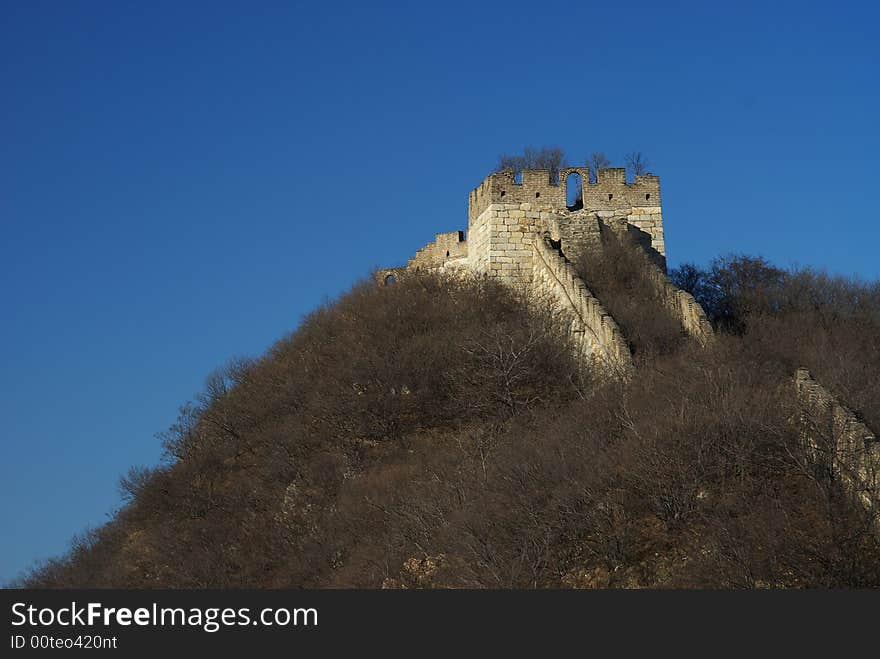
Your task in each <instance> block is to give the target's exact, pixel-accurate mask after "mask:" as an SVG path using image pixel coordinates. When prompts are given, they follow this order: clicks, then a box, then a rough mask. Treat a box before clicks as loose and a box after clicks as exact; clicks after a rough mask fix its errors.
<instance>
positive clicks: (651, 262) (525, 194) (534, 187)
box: [375, 167, 880, 511]
mask: <svg viewBox="0 0 880 659" xmlns="http://www.w3.org/2000/svg"><path fill="white" fill-rule="evenodd" d="M590 174H591V172H590V170H589V169H588V168H586V167H572V168H563V169H560V170H559V172H558V173H556V174H555V175H554V176H553V177H551V172H550V171H549V170H524V171H522V172H519V173H518V174H516V173H514V172H512V171H503V172H496V173H492V174H489V175H488V176H487V177H486V178H485V179H484V180H483V182H482V183H480V185H478V186H477V187H476V188H475V189H474V190H473V191H471V193H470V195H469V197H468V228H467V234H466V235H465V234H464V232H462V231H453V232H448V233H439V234H437V235H436V237H435V239H434V240H433V241H432V242H430V243H428V244H427V245H425V246H424V247H422V248H421V249H419V250H418V251H417V252H416V254H415V256H413V257H412V258H411V259H410V260H409V262H408V263H407V265H406V266H405V267H400V268H385V269H380V270H377V271H376V273H375V277H376V280H377V283H378V284H379V285H380V286H387V285H389V284H391V283H392V282H394V281H396V280H398V279H400V278H403V277H406V275H407V273H409V272H412V271H418V270H435V271H439V272H455V273H461V274H466V273H474V274H481V275H485V276H489V277H492V278H497V279H498V280H500V281H502V282H504V283H505V284H507V285H509V286H511V287H514V288H515V289H517V290H518V291H521V292H523V293H524V294H525V295H526V297H527V298H529V299H532V300H540V301H549V302H550V304H551V305H552V306H553V307H554V308H555V309H556V310H557V311H558V312H560V316H561V317H562V318H563V319H564V321H563V322H565V323H566V325H567V329H568V330H569V331H570V333H571V337H572V339H573V342H574V344H575V346H576V349H577V351H578V353H579V354H578V356H579V357H580V358H582V359H583V360H584V361H585V362H587V363H589V364H590V365H591V366H594V367H598V369H597V370H598V371H601V372H604V373H607V374H611V375H614V376H616V377H624V378H625V377H628V376H629V375H630V374H631V373H632V370H633V361H632V355H631V352H630V348H629V345H628V343H627V341H626V338H625V337H624V335H623V333H622V332H621V329H620V327H619V326H618V324H617V322H615V320H614V318H612V316H611V315H610V314H609V313H608V312H607V311H606V310H605V308H604V307H603V306H602V302H601V300H599V299H598V298H597V297H596V296H595V295H594V294H593V293H592V292H591V291H590V289H589V288H588V286H587V284H586V283H585V282H584V281H583V280H582V279H581V277H580V276H579V275H578V273H577V269H576V268H575V267H574V265H573V263H572V259H577V258H589V256H590V254H591V253H595V250H601V249H602V248H603V235H605V232H617V233H618V234H621V233H625V234H626V235H628V236H629V237H630V238H632V242H633V244H634V245H635V247H636V249H637V251H638V255H639V258H640V259H641V260H642V262H643V265H644V267H645V269H646V270H647V272H648V275H649V277H648V279H649V281H650V282H651V284H652V286H653V287H654V291H653V293H654V294H655V295H656V297H657V298H658V299H659V300H661V301H662V303H663V304H664V306H665V307H666V308H667V309H668V310H669V312H670V314H671V315H672V316H673V317H674V318H676V319H677V320H678V322H679V323H680V324H681V327H682V331H683V332H686V333H687V334H689V335H690V336H691V337H693V338H694V339H695V340H696V341H697V342H698V343H699V344H700V345H703V346H706V345H708V344H709V343H710V342H711V341H712V336H713V330H712V326H711V324H710V323H709V321H708V319H707V317H706V313H705V311H704V310H703V308H702V307H701V306H700V305H699V304H698V303H697V301H696V300H695V299H694V297H693V296H692V295H691V294H690V293H688V292H686V291H683V290H681V289H679V288H677V287H676V286H675V285H674V284H673V283H672V281H670V279H669V278H668V277H667V274H666V243H665V240H664V234H663V213H662V209H661V205H660V199H661V197H660V180H659V178H658V177H657V176H654V175H653V174H645V175H642V176H636V177H635V180H634V181H633V182H632V183H629V182H627V180H626V172H625V170H624V169H622V168H608V169H599V170H597V171H596V172H595V177H593V178H592V179H591V176H590ZM575 175H577V176H575ZM554 179H555V180H554ZM575 181H576V182H575ZM570 185H572V186H576V190H577V193H578V194H577V196H576V198H574V203H571V204H569V203H567V200H569V199H571V198H572V196H573V195H570V194H567V192H569V190H568V186H570ZM793 380H794V384H795V392H796V398H797V401H798V402H799V404H800V409H801V413H800V415H799V419H797V422H798V423H799V425H800V432H801V436H802V437H803V439H804V453H805V455H806V456H807V457H808V459H809V461H810V463H811V464H812V467H813V468H814V469H818V470H819V471H822V472H824V474H825V476H826V477H827V478H829V479H831V480H836V481H838V482H840V483H841V484H842V485H843V486H844V487H845V488H846V490H847V491H848V492H850V494H851V495H852V496H853V497H854V498H855V499H856V500H857V501H859V502H860V503H861V504H862V505H863V506H864V507H865V508H866V509H869V510H872V511H877V510H878V509H880V491H878V486H880V480H878V478H880V444H878V438H877V436H876V435H875V434H874V433H873V432H871V431H870V430H869V429H868V428H867V426H865V424H863V423H861V422H860V421H858V419H856V417H855V415H854V414H853V413H852V412H851V411H850V410H849V409H848V408H846V407H845V406H844V405H843V404H841V403H840V402H839V401H838V400H837V399H836V398H835V397H834V396H833V395H832V394H831V393H830V392H828V391H827V390H826V389H825V388H824V387H823V386H822V385H821V384H819V383H818V382H816V381H815V380H814V379H813V377H812V375H810V373H809V371H807V370H806V369H803V368H800V369H798V370H797V372H796V373H795V375H794V378H793Z"/></svg>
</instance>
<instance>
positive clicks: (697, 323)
mask: <svg viewBox="0 0 880 659" xmlns="http://www.w3.org/2000/svg"><path fill="white" fill-rule="evenodd" d="M601 225H602V228H603V229H605V230H610V231H614V232H616V233H618V234H625V237H626V238H629V239H631V240H632V242H633V244H634V247H635V249H636V255H637V258H638V259H639V261H640V262H641V264H642V267H643V268H644V270H645V272H646V273H647V278H648V280H649V281H650V282H651V285H652V287H653V293H654V295H656V296H657V297H658V298H659V299H660V301H661V302H662V303H663V306H665V307H666V308H667V309H668V310H669V311H670V313H671V314H672V315H673V317H675V318H676V319H677V320H678V322H679V323H681V326H682V328H683V329H684V331H685V332H687V333H688V334H689V335H691V336H692V337H693V338H694V339H696V340H697V341H698V342H699V343H700V345H704V346H705V345H707V344H708V343H709V342H710V341H711V340H712V337H713V336H714V335H715V332H714V331H713V329H712V324H711V323H710V322H709V318H708V317H707V316H706V312H705V310H704V309H703V307H701V306H700V303H699V302H697V301H696V299H694V296H693V295H691V294H690V293H688V292H687V291H683V290H681V289H680V288H678V287H677V286H676V285H675V284H673V283H672V281H670V279H669V277H667V276H666V260H665V258H663V257H662V256H661V255H659V254H657V253H656V252H655V251H653V249H652V248H651V247H650V241H649V240H648V238H647V236H646V234H645V233H644V232H643V231H641V230H640V229H637V228H635V227H634V226H633V225H632V224H630V223H629V222H627V221H626V220H625V219H623V220H616V221H610V222H602V223H601Z"/></svg>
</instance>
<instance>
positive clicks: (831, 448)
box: [794, 368, 880, 510]
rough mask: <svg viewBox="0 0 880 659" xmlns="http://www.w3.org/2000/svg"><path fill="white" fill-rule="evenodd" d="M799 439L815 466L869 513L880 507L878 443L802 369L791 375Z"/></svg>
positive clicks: (835, 399)
mask: <svg viewBox="0 0 880 659" xmlns="http://www.w3.org/2000/svg"><path fill="white" fill-rule="evenodd" d="M794 383H795V389H796V391H797V396H798V400H799V402H800V403H801V418H800V423H801V436H802V437H803V439H804V445H805V449H806V451H807V454H808V456H809V457H810V459H811V461H812V462H813V464H814V465H815V466H817V467H818V468H820V469H821V470H822V471H824V472H825V473H826V474H827V475H828V476H829V477H831V478H832V479H836V480H839V481H840V482H841V483H842V484H843V486H844V487H845V488H846V489H847V491H849V492H850V493H851V494H852V495H853V496H855V497H856V498H857V499H858V500H859V501H860V502H861V503H862V505H864V506H865V507H866V508H867V509H869V510H875V509H876V508H877V506H880V440H878V437H877V435H875V434H874V433H873V432H872V431H871V430H870V429H869V428H868V426H866V425H865V424H864V423H862V422H861V421H859V419H858V418H857V417H856V415H855V414H853V412H852V411H851V410H850V409H849V408H847V407H846V406H845V405H843V404H841V403H840V402H839V401H838V400H837V398H835V397H834V396H833V395H832V394H831V393H830V392H829V391H828V390H827V389H825V387H823V386H822V385H821V384H819V383H818V382H816V380H815V379H813V376H812V375H811V374H810V372H809V371H808V370H807V369H805V368H799V369H798V370H797V371H796V372H795V376H794Z"/></svg>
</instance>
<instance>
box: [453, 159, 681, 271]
mask: <svg viewBox="0 0 880 659" xmlns="http://www.w3.org/2000/svg"><path fill="white" fill-rule="evenodd" d="M573 174H579V175H580V177H581V183H582V192H581V196H580V201H581V202H582V204H583V206H582V208H583V210H585V211H589V212H593V213H595V214H596V215H597V216H598V217H600V218H607V217H613V216H623V217H626V218H628V220H629V221H630V222H631V223H632V224H633V225H634V226H637V227H638V228H639V229H641V230H643V231H645V232H646V233H648V234H649V235H650V236H651V239H652V246H653V247H654V249H656V250H657V251H658V252H659V253H660V254H665V253H666V243H665V239H664V236H663V216H662V211H661V207H660V179H659V178H658V177H656V176H654V175H653V174H645V175H643V176H637V177H636V178H635V181H634V182H633V183H627V182H626V172H625V170H623V169H619V168H608V169H600V170H598V172H597V180H596V182H595V183H592V182H590V177H589V169H588V168H586V167H568V168H564V169H561V170H560V171H559V181H558V182H554V181H551V178H550V172H549V171H548V170H544V169H536V170H524V171H523V172H521V180H520V181H519V182H518V181H517V179H516V176H515V175H514V173H513V172H511V171H507V172H496V173H494V174H489V176H487V177H486V178H485V179H484V180H483V182H482V183H480V185H478V186H477V187H476V188H474V190H473V191H471V193H470V195H469V197H468V231H469V232H470V231H471V229H472V227H473V225H474V224H475V223H476V222H477V220H478V218H479V217H480V216H481V215H482V214H483V213H484V212H485V211H486V210H487V209H488V208H489V206H491V205H493V204H499V203H501V204H523V203H527V204H529V205H530V206H531V207H532V210H539V211H549V212H558V213H562V214H567V213H568V212H569V211H570V210H571V211H575V210H580V209H579V208H578V206H579V204H577V203H576V204H575V205H574V206H573V207H572V208H571V209H569V208H568V206H567V205H566V186H567V185H568V183H569V182H570V181H569V177H570V176H571V175H573ZM572 184H573V181H572ZM468 239H469V240H470V235H469V236H468Z"/></svg>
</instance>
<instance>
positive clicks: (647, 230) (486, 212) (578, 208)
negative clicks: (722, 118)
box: [376, 167, 712, 370]
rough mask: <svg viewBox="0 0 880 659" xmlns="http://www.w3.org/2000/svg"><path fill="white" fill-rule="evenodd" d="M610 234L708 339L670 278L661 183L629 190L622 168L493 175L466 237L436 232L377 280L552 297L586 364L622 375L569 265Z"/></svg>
mask: <svg viewBox="0 0 880 659" xmlns="http://www.w3.org/2000/svg"><path fill="white" fill-rule="evenodd" d="M575 191H577V195H575V194H574V193H575ZM567 193H571V194H567ZM573 197H574V203H573V204H571V205H568V204H567V203H566V199H571V198H573ZM608 230H611V231H615V232H626V233H628V234H629V235H630V236H632V237H633V238H634V239H635V242H636V244H637V246H638V247H640V249H639V253H640V254H641V256H642V257H643V259H644V263H645V266H646V267H647V268H648V270H649V273H650V277H649V279H650V281H651V282H652V285H653V286H654V287H655V288H656V291H655V292H656V294H657V295H659V296H660V298H661V299H663V300H664V301H665V303H666V305H667V306H668V307H669V308H670V310H671V312H672V313H673V314H674V315H675V316H676V317H678V319H679V320H680V321H681V323H682V327H683V330H684V331H687V332H688V333H690V334H692V335H694V336H695V337H697V338H698V339H699V340H700V341H701V342H705V341H708V338H709V337H710V336H711V333H712V331H711V327H710V325H709V323H708V321H707V320H706V316H705V314H704V313H703V310H702V309H701V308H700V306H699V305H698V304H697V303H696V301H695V300H694V299H693V297H692V296H691V295H690V294H689V293H686V292H684V291H681V290H678V289H677V288H675V286H673V285H672V283H671V282H670V281H669V279H668V278H667V277H666V258H665V257H666V244H665V242H664V239H663V215H662V211H661V209H660V180H659V179H658V178H657V177H656V176H654V175H653V174H645V175H643V176H636V177H635V181H634V182H632V183H627V181H626V173H625V170H623V169H619V168H613V169H600V170H598V172H597V176H596V180H595V181H591V180H590V172H589V169H588V168H586V167H569V168H565V169H561V170H560V171H559V175H558V180H552V179H551V173H550V172H549V171H548V170H524V171H523V172H521V174H520V175H519V176H516V175H515V174H514V172H511V171H505V172H497V173H494V174H489V175H488V176H487V177H486V178H485V179H484V180H483V182H482V183H480V185H478V186H477V187H476V188H474V190H472V191H471V193H470V195H469V197H468V229H467V237H465V235H464V233H463V232H461V231H453V232H451V233H440V234H437V236H436V238H435V240H434V241H433V242H431V243H428V244H427V245H425V246H424V247H422V248H421V249H420V250H418V252H416V255H415V256H414V257H413V258H411V259H410V260H409V263H408V264H407V266H406V267H405V268H391V269H387V270H380V271H378V272H377V273H376V275H377V279H378V280H379V281H380V283H381V282H384V283H386V284H387V283H390V281H392V280H393V279H394V278H396V277H399V276H406V273H407V272H408V271H412V270H422V269H430V270H438V271H441V272H462V273H466V272H471V273H475V274H484V275H488V276H490V277H493V278H497V279H499V280H500V281H502V282H504V283H505V284H510V285H512V286H516V287H517V288H520V289H525V290H526V291H529V292H531V293H532V294H534V295H535V296H537V297H541V298H543V299H550V300H551V301H552V302H553V303H554V304H555V305H556V306H557V307H559V308H560V309H561V310H562V311H563V312H564V317H566V318H568V319H569V320H570V322H571V331H572V333H573V334H574V335H575V338H576V341H575V343H576V344H577V345H578V346H579V347H580V349H581V351H582V353H583V355H584V356H585V357H588V358H589V359H590V360H593V361H596V360H600V361H602V362H603V363H605V364H606V365H611V366H613V367H615V368H617V369H618V370H619V369H620V368H623V369H624V370H625V369H626V368H627V365H628V364H629V363H631V356H630V352H629V348H628V344H627V343H626V341H625V339H624V338H623V335H622V334H621V332H620V329H619V328H618V326H617V324H616V323H615V321H614V319H613V318H611V316H610V315H609V314H608V313H607V312H606V311H605V309H604V308H603V307H602V305H601V303H600V302H599V300H598V299H596V297H595V296H594V295H593V294H592V293H591V292H590V291H589V289H588V288H587V286H586V285H585V283H584V282H583V281H582V280H581V278H580V276H579V275H578V274H577V271H576V269H575V268H574V267H573V266H572V263H571V262H570V259H572V258H579V257H583V258H589V254H590V252H591V250H596V249H602V232H603V231H608Z"/></svg>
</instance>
